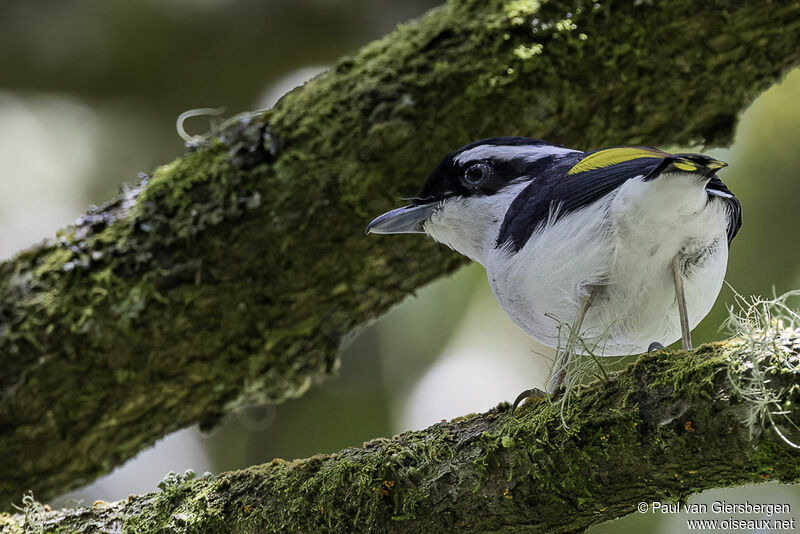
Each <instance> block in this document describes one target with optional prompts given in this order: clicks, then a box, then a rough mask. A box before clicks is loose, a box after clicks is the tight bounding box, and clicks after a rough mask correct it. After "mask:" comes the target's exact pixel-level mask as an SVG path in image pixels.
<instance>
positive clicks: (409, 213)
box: [367, 202, 437, 234]
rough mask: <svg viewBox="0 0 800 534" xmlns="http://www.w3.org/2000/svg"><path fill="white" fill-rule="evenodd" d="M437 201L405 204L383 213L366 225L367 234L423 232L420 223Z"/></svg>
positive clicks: (423, 221) (421, 223) (426, 217)
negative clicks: (415, 204)
mask: <svg viewBox="0 0 800 534" xmlns="http://www.w3.org/2000/svg"><path fill="white" fill-rule="evenodd" d="M436 206H437V203H435V202H434V203H432V204H423V205H421V206H413V205H412V206H405V207H402V208H397V209H396V210H392V211H390V212H387V213H384V214H383V215H381V216H380V217H378V218H377V219H375V220H374V221H372V222H371V223H369V224H368V225H367V234H424V233H425V230H423V229H422V225H424V224H425V222H426V221H427V220H428V218H429V217H430V216H431V214H432V213H433V210H434V209H436Z"/></svg>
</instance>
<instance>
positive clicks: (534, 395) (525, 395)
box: [511, 388, 547, 415]
mask: <svg viewBox="0 0 800 534" xmlns="http://www.w3.org/2000/svg"><path fill="white" fill-rule="evenodd" d="M545 397H547V393H545V392H544V391H542V390H541V389H539V388H531V389H526V390H525V391H523V392H522V393H520V394H519V395H517V398H516V399H515V400H514V404H512V405H511V415H514V412H515V411H516V410H517V406H519V403H521V402H522V401H524V400H525V399H543V398H545Z"/></svg>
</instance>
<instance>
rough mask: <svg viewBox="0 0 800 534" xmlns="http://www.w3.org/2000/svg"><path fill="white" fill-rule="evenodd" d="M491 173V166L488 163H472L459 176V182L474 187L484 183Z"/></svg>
mask: <svg viewBox="0 0 800 534" xmlns="http://www.w3.org/2000/svg"><path fill="white" fill-rule="evenodd" d="M491 175H492V168H491V167H489V165H487V164H486V163H476V164H474V165H470V166H469V167H468V168H467V170H466V171H464V176H463V177H462V178H461V182H462V183H463V184H464V186H465V187H467V188H470V189H475V188H478V187H480V186H482V185H483V184H484V183H486V181H487V180H488V179H489V177H490V176H491Z"/></svg>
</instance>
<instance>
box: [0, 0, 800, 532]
mask: <svg viewBox="0 0 800 534" xmlns="http://www.w3.org/2000/svg"><path fill="white" fill-rule="evenodd" d="M438 3H439V2H438V0H412V1H405V2H402V3H398V2H390V1H389V0H370V1H367V0H305V1H298V0H270V1H255V0H135V1H134V0H127V1H125V0H108V1H104V0H69V1H61V2H56V1H44V0H42V1H38V0H37V1H33V0H31V1H24V0H19V1H0V9H1V10H2V11H0V12H2V13H3V15H2V17H0V258H8V257H10V256H11V255H13V253H14V252H15V251H17V250H20V249H21V248H24V247H26V246H29V245H31V244H32V243H34V242H36V241H38V240H40V239H42V238H44V237H48V236H52V235H53V234H54V232H55V230H56V229H57V228H59V227H61V226H64V225H67V224H70V223H71V222H72V221H73V220H74V219H75V218H77V217H78V216H79V215H80V214H81V213H83V212H84V211H85V209H86V208H87V207H88V206H89V205H90V204H98V203H101V202H103V201H104V200H106V199H108V198H110V197H111V196H112V195H113V194H114V193H115V191H116V190H117V189H118V188H119V187H120V185H121V184H123V183H125V182H133V181H134V180H135V178H136V175H137V173H138V172H140V171H145V172H149V171H152V170H153V168H154V167H156V166H157V165H159V164H162V163H165V162H167V161H169V160H170V159H172V158H174V157H177V156H180V155H181V154H182V153H183V152H184V147H183V144H182V141H181V140H180V139H179V137H178V136H177V135H176V133H175V118H176V117H177V116H178V114H179V113H181V112H182V111H185V110H187V109H191V108H197V107H225V108H226V110H227V114H228V115H232V114H234V113H237V112H239V111H245V110H251V109H256V108H261V107H268V106H270V105H272V104H273V103H274V102H275V100H276V99H277V98H278V97H279V96H280V95H281V94H282V93H283V92H285V91H286V90H288V89H290V88H292V87H293V86H295V85H297V84H299V83H302V81H303V80H305V79H307V78H308V77H310V76H313V75H314V74H315V73H317V72H320V71H321V70H323V69H324V68H325V66H326V65H330V64H331V63H332V62H333V61H334V60H335V59H336V58H337V57H339V56H340V55H342V54H346V53H349V52H352V51H354V50H355V49H357V48H358V47H359V46H360V45H362V44H364V43H366V42H368V41H370V40H371V39H374V38H377V37H380V36H381V35H383V34H385V33H387V32H388V31H390V30H391V29H392V28H393V27H394V25H396V24H397V23H398V22H402V21H404V20H407V19H409V18H412V17H415V16H418V15H420V14H422V13H423V12H424V11H425V10H427V9H429V8H430V7H433V6H434V5H436V4H438ZM798 97H800V71H795V72H793V73H791V74H790V75H789V76H788V77H787V78H786V80H785V81H784V82H783V83H781V84H779V85H777V86H775V87H773V88H772V89H770V90H769V91H767V92H766V93H765V94H764V95H762V96H761V97H760V98H759V99H758V100H757V101H756V102H755V103H754V104H753V105H752V106H751V107H750V108H749V109H748V110H747V111H746V113H745V114H744V116H743V118H742V122H741V124H740V125H739V129H738V131H737V135H736V142H735V143H734V145H733V146H731V147H730V148H729V149H725V150H718V149H715V150H710V151H709V153H710V154H711V155H713V156H715V157H717V158H720V159H722V160H725V161H727V162H729V163H730V167H729V168H727V169H725V171H724V173H723V178H724V179H725V181H726V182H727V183H728V185H729V186H730V187H731V189H733V191H734V192H735V193H736V194H737V196H738V197H739V198H740V199H741V200H742V204H743V206H744V227H743V230H742V232H741V233H740V234H739V236H738V237H737V239H736V241H735V242H734V245H733V250H732V257H731V261H730V265H729V270H728V277H727V280H728V282H729V283H730V284H731V285H732V286H733V287H734V288H736V290H737V291H739V292H740V293H742V294H745V295H749V294H763V295H768V294H771V293H772V291H773V287H774V288H776V290H777V291H778V292H782V291H785V290H788V289H791V288H797V287H800V247H798V246H797V239H798V237H797V235H798V230H800V210H799V209H798V208H797V199H798V198H800V180H798V172H797V169H798V168H800V150H799V149H798V147H800V103H798ZM194 121H197V122H194ZM207 127H208V124H207V122H206V123H204V122H203V120H201V119H194V120H193V121H190V122H189V123H188V124H187V128H188V129H189V130H190V132H194V133H201V132H203V131H204V130H205V129H207ZM506 133H507V134H509V135H526V134H527V133H528V132H506ZM454 148H456V147H454ZM661 148H665V149H671V148H681V149H692V148H693V149H695V150H697V149H699V147H661ZM423 179H424V177H423V176H420V183H422V180H423ZM411 193H413V192H411ZM398 201H399V199H398ZM366 222H367V221H365V223H366ZM398 238H399V239H419V237H414V236H411V237H406V236H402V237H398ZM732 302H733V298H732V292H731V290H730V289H728V288H727V287H726V288H724V289H723V292H722V295H721V296H720V299H719V301H718V303H717V306H716V308H715V309H714V311H713V312H712V313H711V314H710V315H709V316H708V317H707V318H706V320H705V321H704V322H703V323H702V325H701V326H700V327H699V328H698V329H697V330H696V331H695V333H694V339H695V342H696V343H699V342H703V341H710V340H714V339H719V338H721V337H723V335H724V333H720V332H719V331H718V328H719V326H720V324H721V323H722V321H723V319H724V317H725V315H726V313H725V307H726V304H730V303H732ZM454 310H457V311H458V313H454ZM550 355H551V353H550V351H549V350H548V349H545V348H544V347H541V346H539V345H536V344H535V343H534V342H532V341H531V340H530V339H529V338H527V337H526V336H525V335H524V334H523V333H522V332H521V331H519V330H518V329H517V328H516V327H515V326H514V325H513V324H512V323H511V322H510V321H509V320H508V319H507V318H506V317H505V315H504V314H503V313H502V311H501V310H500V309H499V307H498V306H497V305H496V303H495V302H494V299H493V297H492V295H491V293H490V291H489V288H488V284H487V283H486V280H485V275H484V273H483V271H482V270H481V268H480V267H478V266H475V265H473V266H469V267H466V268H464V269H463V270H461V271H459V272H458V273H456V274H455V275H453V276H452V277H450V278H447V279H443V280H440V281H437V282H436V283H434V284H432V285H431V286H429V287H426V288H423V289H422V290H420V291H419V292H418V294H417V295H416V296H415V297H413V298H410V299H408V300H407V301H406V302H404V303H403V304H401V305H400V306H398V307H396V308H395V309H394V310H393V311H392V312H390V313H389V314H388V315H387V316H385V317H384V318H382V319H381V320H379V321H377V322H376V323H375V324H373V325H371V326H369V327H365V328H364V329H363V330H362V331H360V332H359V333H357V335H354V336H353V339H352V341H351V342H350V344H349V345H348V346H347V347H346V348H345V350H344V354H343V358H342V361H343V365H342V368H341V371H340V376H339V377H338V378H336V379H331V380H329V381H328V382H327V383H325V384H323V385H322V386H320V387H316V388H313V389H312V390H311V391H310V392H309V393H308V394H307V395H306V396H304V397H303V398H301V399H299V400H296V401H292V402H289V403H286V404H283V405H280V406H266V407H264V406H261V407H257V406H254V407H250V408H247V409H244V410H242V411H240V412H238V413H235V414H232V415H231V416H229V417H228V418H227V419H226V420H225V421H224V423H223V424H222V425H221V426H219V427H218V428H216V429H215V430H213V431H212V432H211V433H208V434H201V433H200V432H199V431H198V430H196V429H187V430H184V431H181V432H177V433H176V434H173V435H171V436H169V437H167V438H165V439H163V440H161V441H160V442H159V443H158V444H157V445H156V446H155V447H154V448H152V449H150V450H148V451H145V452H143V453H142V454H140V455H139V456H138V457H137V458H136V459H134V460H132V461H130V462H128V464H126V465H125V466H122V467H121V468H119V469H117V470H116V471H115V472H114V473H112V474H111V475H109V476H108V477H106V478H105V479H103V480H100V481H97V482H95V483H93V484H91V485H90V486H88V487H86V488H84V489H82V490H80V491H76V492H73V493H71V494H69V495H65V496H62V497H61V498H59V499H57V500H56V501H55V502H53V503H52V504H53V505H56V506H58V505H64V506H74V505H75V504H77V503H84V504H85V503H91V502H92V501H93V500H96V499H103V500H115V499H120V498H124V497H126V496H127V495H129V494H131V493H136V492H144V491H151V490H153V489H154V488H155V486H156V484H157V482H158V481H159V480H160V479H161V478H162V477H163V475H164V474H165V473H167V472H168V471H183V470H185V469H188V468H191V469H194V470H195V471H197V472H203V471H214V472H217V471H222V470H228V469H237V468H241V467H245V466H248V465H251V464H255V463H261V462H264V461H267V460H269V459H271V458H273V457H276V456H277V457H283V458H287V459H290V458H296V457H304V456H308V455H311V454H314V453H318V452H332V451H335V450H338V449H340V448H342V447H345V446H349V445H360V444H361V443H362V442H363V441H365V440H367V439H370V438H372V437H377V436H386V435H391V434H394V433H397V432H401V431H403V430H407V429H411V428H417V429H418V428H424V427H425V426H426V425H429V424H431V423H433V422H436V421H438V420H440V419H443V418H452V417H455V416H458V415H462V414H464V413H468V412H473V411H475V412H477V411H484V410H486V409H488V408H490V407H492V406H494V405H495V404H497V403H498V402H500V401H503V400H512V399H513V398H514V397H515V396H516V394H517V393H518V392H519V391H521V390H522V389H525V388H527V387H531V386H537V385H538V386H541V385H542V383H543V382H544V379H545V376H546V373H547V364H548V360H547V358H548V357H549V356H550ZM20 497H21V496H20ZM719 498H724V499H726V500H727V501H729V502H744V501H745V500H746V499H747V500H749V501H750V502H763V503H766V502H772V503H790V504H791V506H792V509H793V510H800V493H799V492H798V491H797V490H796V489H794V488H789V487H786V486H779V485H776V484H769V485H762V486H758V487H746V488H737V489H732V490H725V491H723V492H708V493H706V494H703V495H700V496H698V497H695V499H694V501H695V502H711V501H713V500H715V499H719ZM683 519H685V518H683V517H681V516H668V517H657V516H653V515H649V514H644V515H642V514H634V515H632V516H628V517H627V518H624V519H622V520H619V521H616V522H613V523H607V524H605V525H600V526H597V527H594V528H593V529H591V532H593V533H595V534H598V533H610V532H642V531H646V532H659V533H673V532H674V533H678V532H685V531H686V527H685V523H684V522H683ZM762 532H765V531H762Z"/></svg>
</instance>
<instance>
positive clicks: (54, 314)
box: [0, 0, 800, 525]
mask: <svg viewBox="0 0 800 534" xmlns="http://www.w3.org/2000/svg"><path fill="white" fill-rule="evenodd" d="M634 4H640V5H634ZM653 4H655V5H653ZM798 34H800V6H798V4H797V3H796V2H789V1H783V2H781V1H777V2H743V1H741V0H718V1H714V2H702V3H696V2H682V1H679V2H672V3H669V4H667V3H651V2H627V1H625V2H623V1H603V2H599V3H594V2H583V1H581V0H570V1H554V2H547V3H542V4H541V5H540V2H538V1H536V0H505V1H502V0H490V1H486V0H454V1H451V2H449V3H448V4H446V5H444V6H442V7H441V8H438V9H436V10H433V11H431V12H430V13H428V14H427V15H426V16H424V17H423V18H421V19H419V20H417V21H414V22H411V23H409V24H406V25H403V26H400V27H399V28H398V29H397V30H396V31H395V32H393V33H392V34H390V35H388V36H387V37H385V38H384V39H381V40H379V41H376V42H374V43H371V44H369V45H367V46H365V47H364V48H363V49H361V50H360V51H358V52H357V53H356V54H354V55H353V56H352V57H345V58H342V59H341V60H340V61H339V62H338V63H337V64H336V65H334V66H333V67H332V69H331V70H330V71H329V72H328V73H326V74H325V75H322V76H320V77H318V78H316V79H315V80H313V81H312V82H309V83H308V84H306V85H305V87H303V88H302V89H298V90H296V91H293V92H292V93H290V94H289V95H287V96H286V97H284V98H283V99H282V100H281V102H279V103H278V104H277V105H276V106H275V108H273V109H272V110H269V111H264V112H259V113H254V114H252V115H251V116H249V117H248V118H247V119H242V120H240V121H238V122H237V123H236V124H234V125H233V126H230V127H228V128H226V129H225V130H224V131H222V132H218V134H217V135H215V136H213V138H210V139H209V140H208V141H207V142H205V143H202V146H199V147H196V149H195V150H193V151H191V152H190V153H188V154H187V155H186V156H185V157H183V158H180V159H178V160H176V161H173V162H172V163H170V164H167V165H164V166H162V167H160V168H158V169H157V170H156V171H155V172H154V173H153V175H152V176H150V177H146V178H144V179H142V180H140V182H139V183H138V184H137V185H136V186H133V187H130V188H127V189H125V190H124V191H123V192H122V193H121V194H120V195H119V197H118V198H116V199H114V200H112V201H110V202H108V203H107V204H105V205H103V206H102V207H99V208H96V209H92V210H90V211H89V212H88V213H87V214H86V215H85V216H83V217H82V218H81V219H80V220H79V221H78V222H77V223H76V224H75V225H74V226H72V227H69V228H66V229H63V230H61V231H60V232H59V233H58V236H57V238H56V239H54V240H49V241H46V242H44V243H42V244H40V245H37V246H35V247H33V248H31V249H29V250H27V251H24V252H22V253H20V254H19V255H17V256H16V257H15V258H13V259H11V260H9V261H7V262H5V263H3V264H0V365H1V366H2V369H3V372H2V376H0V458H3V460H4V461H3V462H0V464H1V465H0V503H9V502H12V501H18V500H19V498H20V496H21V494H22V492H24V491H27V490H33V491H34V492H35V493H36V495H37V496H39V497H41V498H48V497H50V496H53V495H55V494H58V493H61V492H63V491H66V490H68V489H71V488H74V487H77V486H80V485H82V484H85V483H87V482H89V481H90V480H92V479H94V478H96V477H97V476H100V475H102V474H104V473H107V472H108V471H110V470H111V469H112V468H113V467H115V466H117V465H119V464H121V463H122V462H124V461H125V460H126V459H128V458H130V457H131V456H133V455H134V454H136V453H137V452H138V451H139V450H141V449H142V448H144V447H147V446H149V445H151V444H152V443H153V442H154V441H155V440H156V439H158V438H159V437H161V436H163V435H165V434H167V433H169V432H172V431H174V430H177V429H179V428H183V427H186V426H189V425H192V424H196V423H200V424H201V426H211V425H213V424H214V423H215V422H216V421H217V420H218V419H219V417H220V416H221V415H222V414H224V413H225V412H226V411H228V410H230V409H232V408H234V407H237V406H240V405H242V404H245V403H248V402H258V401H275V402H280V401H283V400H285V399H287V398H291V397H296V396H298V395H301V394H302V393H303V392H304V391H305V390H306V389H307V388H308V387H309V385H310V384H311V383H312V382H314V381H317V380H320V379H322V378H324V377H325V376H327V375H329V374H330V373H331V372H332V371H333V370H334V369H335V368H336V366H337V365H338V361H337V348H338V344H339V340H340V339H341V337H342V336H343V335H345V334H346V333H348V332H350V331H351V330H352V329H353V328H354V327H356V326H357V325H359V324H363V323H365V322H368V321H370V320H371V319H373V318H375V317H376V316H378V315H380V314H381V313H383V312H384V311H385V310H386V309H387V308H389V307H390V306H391V305H393V304H395V303H397V302H399V301H400V300H402V299H403V298H404V297H405V296H407V295H408V294H409V293H411V292H412V291H413V290H414V289H415V288H417V287H419V286H421V285H423V284H425V283H427V282H429V281H431V280H433V279H435V278H436V277H438V276H440V275H442V274H444V273H447V272H450V271H452V270H453V269H455V268H456V267H457V266H459V265H461V264H462V261H463V260H462V259H460V258H459V257H457V256H456V255H455V254H453V253H451V252H449V251H446V250H444V249H443V247H439V246H436V245H434V244H433V243H431V242H430V241H428V240H423V239H413V238H402V237H399V238H396V239H379V238H370V239H367V238H365V237H364V235H363V229H364V226H365V224H366V222H368V221H369V220H370V219H371V218H372V217H373V216H375V215H377V214H379V213H381V212H383V211H385V210H387V209H388V208H391V207H393V206H396V205H397V203H398V198H399V197H400V196H403V195H405V196H408V195H411V194H414V193H415V192H416V191H417V189H418V188H419V186H420V185H421V183H422V181H423V179H424V177H425V176H426V174H427V172H428V171H429V170H430V169H431V168H432V167H433V166H434V165H435V163H436V162H437V161H438V159H439V158H440V157H441V156H442V155H443V154H445V153H446V152H447V151H450V150H453V149H454V148H456V147H458V146H459V145H461V144H462V143H465V142H468V141H471V140H474V139H477V138H481V137H487V136H494V135H509V134H513V135H528V136H534V137H542V138H546V139H549V140H551V141H555V142H561V143H565V144H568V145H570V146H574V147H578V148H590V147H597V146H602V145H609V144H620V143H630V144H648V145H676V144H682V145H691V144H703V145H725V144H727V143H729V142H730V140H731V137H732V133H733V129H734V126H735V123H736V118H737V115H738V114H739V113H740V112H741V111H742V109H744V107H745V106H746V105H747V104H748V103H750V102H751V101H752V100H753V98H754V97H755V96H756V95H757V94H758V93H759V92H761V91H762V90H764V89H766V88H767V87H768V86H769V85H771V84H772V83H774V82H775V81H776V80H778V79H779V78H780V77H781V75H782V74H783V73H785V72H786V71H787V69H788V68H790V67H791V66H793V65H796V64H797V63H798V52H797V51H798V49H800V47H798V39H797V35H798ZM487 417H488V416H487ZM489 420H491V419H487V421H489ZM463 424H464V425H467V422H464V423H463ZM475 424H477V423H475ZM487 424H489V423H487ZM492 424H496V423H492ZM442 428H444V427H442ZM458 428H461V427H460V426H458ZM465 428H466V427H465ZM475 428H476V429H477V428H479V426H477V427H475ZM486 428H489V429H495V430H496V427H494V426H491V425H490V426H488V427H486ZM454 431H455V430H454ZM492 432H494V430H492ZM451 447H452V444H451ZM379 448H380V447H379ZM330 461H331V460H320V461H317V463H314V462H305V463H303V464H302V465H304V466H306V467H303V468H302V469H310V467H308V466H313V465H319V466H323V465H329V464H328V463H327V462H330ZM297 469H300V468H291V469H290V468H289V467H287V466H285V465H283V464H281V465H279V466H276V467H272V468H269V472H273V471H274V472H275V473H277V472H278V471H281V472H282V471H284V470H288V471H287V472H291V473H299V472H300V471H298V470H297ZM345 471H346V470H345ZM253 472H254V473H255V472H256V471H253ZM334 472H335V471H334ZM237 476H238V475H237ZM241 476H244V475H241ZM337 476H338V475H337ZM342 476H344V475H342ZM220 480H223V479H220ZM230 480H234V479H233V478H231V479H230ZM237 480H238V479H237ZM387 480H388V479H387ZM467 482H468V483H471V482H470V481H469V480H468V481H467ZM217 483H222V482H214V484H217ZM450 483H452V484H457V483H458V482H457V480H451V481H450ZM553 483H554V484H556V483H557V482H553ZM192 484H211V482H209V481H206V482H193V483H192ZM192 487H195V486H192ZM198 487H199V486H198ZM265 487H266V486H265ZM461 489H463V488H461ZM362 490H363V491H366V490H364V488H362ZM404 491H405V490H404ZM654 491H655V490H654ZM399 493H400V492H399V491H395V493H394V494H395V495H397V494H399ZM481 494H482V493H481ZM516 498H517V500H516V501H513V502H514V503H518V502H523V501H525V499H524V498H523V499H522V500H520V499H519V498H518V497H516ZM392 499H394V497H392ZM384 500H385V499H379V500H378V501H376V502H384ZM312 501H313V499H311V500H310V501H309V502H312ZM232 502H234V501H232ZM402 502H405V501H402ZM409 502H410V501H409ZM500 502H503V503H505V501H500ZM128 506H131V507H138V506H139V505H137V504H135V503H134V504H130V505H128ZM328 506H329V507H330V506H333V508H329V509H328V510H329V512H328V515H327V516H322V517H330V514H331V513H334V512H333V510H335V509H336V508H337V506H341V507H343V508H342V509H346V508H347V506H348V505H347V504H346V503H338V505H336V504H335V503H333V502H332V501H331V502H330V503H329V504H328ZM504 506H508V504H504ZM394 513H398V514H400V515H404V514H405V513H406V511H403V508H402V507H401V508H400V509H399V511H398V510H395V509H393V511H392V512H391V514H394ZM391 514H389V515H391ZM381 517H383V516H381ZM386 517H388V515H387V516H386ZM397 524H398V525H402V524H406V523H402V522H401V523H397Z"/></svg>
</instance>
